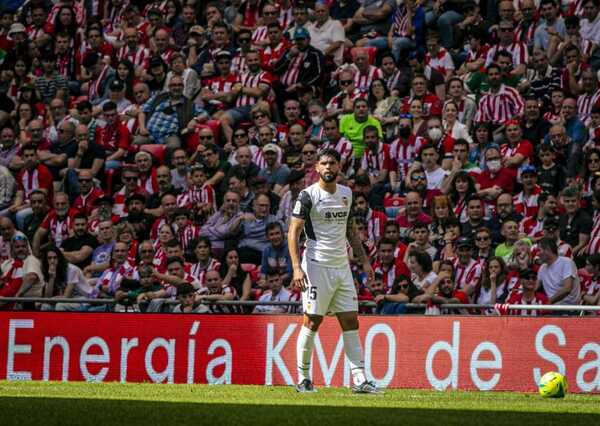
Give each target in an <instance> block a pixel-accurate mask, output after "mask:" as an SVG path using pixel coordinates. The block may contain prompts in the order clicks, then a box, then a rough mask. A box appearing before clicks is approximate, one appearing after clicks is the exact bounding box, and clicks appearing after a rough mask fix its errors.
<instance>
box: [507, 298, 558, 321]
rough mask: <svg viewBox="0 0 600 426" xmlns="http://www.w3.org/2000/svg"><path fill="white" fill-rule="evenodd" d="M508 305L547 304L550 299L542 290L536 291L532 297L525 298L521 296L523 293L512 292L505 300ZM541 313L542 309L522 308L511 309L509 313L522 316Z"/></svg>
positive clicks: (535, 315)
mask: <svg viewBox="0 0 600 426" xmlns="http://www.w3.org/2000/svg"><path fill="white" fill-rule="evenodd" d="M506 303H507V304H509V305H538V306H541V305H548V304H549V303H550V301H549V300H548V297H547V296H546V295H545V294H544V293H542V292H536V293H535V295H534V296H533V299H531V300H527V299H525V298H524V297H523V293H513V294H511V296H510V297H509V298H508V300H507V301H506ZM541 314H543V311H535V310H534V311H529V310H524V309H511V310H510V311H509V315H520V316H524V317H537V316H538V315H541Z"/></svg>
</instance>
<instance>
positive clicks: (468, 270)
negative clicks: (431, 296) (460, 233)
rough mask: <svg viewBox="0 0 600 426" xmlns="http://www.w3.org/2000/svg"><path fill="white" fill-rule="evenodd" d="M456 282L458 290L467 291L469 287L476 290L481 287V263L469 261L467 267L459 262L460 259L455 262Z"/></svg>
mask: <svg viewBox="0 0 600 426" xmlns="http://www.w3.org/2000/svg"><path fill="white" fill-rule="evenodd" d="M454 273H455V278H454V282H455V283H456V289H457V290H463V291H464V290H465V289H466V288H467V287H473V288H475V287H476V286H477V285H479V280H480V279H481V263H479V262H477V261H476V260H474V259H471V260H470V261H469V264H468V265H467V266H463V265H461V264H460V262H459V261H458V258H456V259H455V260H454Z"/></svg>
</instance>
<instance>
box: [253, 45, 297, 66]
mask: <svg viewBox="0 0 600 426" xmlns="http://www.w3.org/2000/svg"><path fill="white" fill-rule="evenodd" d="M289 48H290V43H289V42H288V41H287V40H286V39H283V40H282V41H281V42H279V44H278V45H277V46H275V47H271V46H267V47H265V48H264V49H263V50H261V52H260V57H261V62H262V68H263V69H264V70H265V71H273V67H274V66H275V64H276V63H277V61H279V60H280V59H281V57H282V56H283V55H284V54H285V52H287V50H288V49H289Z"/></svg>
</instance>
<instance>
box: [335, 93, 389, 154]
mask: <svg viewBox="0 0 600 426" xmlns="http://www.w3.org/2000/svg"><path fill="white" fill-rule="evenodd" d="M367 126H375V127H376V128H377V131H378V132H379V137H380V138H382V137H383V131H382V129H381V123H380V122H379V120H377V119H376V118H375V117H373V116H372V115H369V104H368V103H367V100H366V99H362V98H357V99H355V100H354V112H353V113H352V114H345V115H343V116H342V118H341V120H340V133H341V134H342V135H344V137H345V138H346V139H348V140H349V141H350V143H352V150H353V151H354V158H361V157H362V155H363V151H364V150H365V143H364V141H363V130H364V128H365V127H367Z"/></svg>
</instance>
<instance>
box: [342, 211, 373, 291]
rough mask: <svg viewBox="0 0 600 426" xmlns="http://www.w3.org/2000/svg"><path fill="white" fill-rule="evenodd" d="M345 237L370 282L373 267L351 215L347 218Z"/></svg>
mask: <svg viewBox="0 0 600 426" xmlns="http://www.w3.org/2000/svg"><path fill="white" fill-rule="evenodd" d="M346 237H347V238H348V242H349V243H350V247H352V252H353V253H354V255H355V256H356V257H357V258H358V261H359V262H360V264H361V265H362V270H363V272H366V273H367V276H368V278H367V281H368V282H371V281H372V280H373V268H371V263H370V262H369V258H368V257H367V253H366V252H365V249H364V247H363V245H362V241H361V240H360V235H359V233H358V230H357V229H356V224H355V223H354V218H353V217H350V218H349V219H348V224H347V225H346Z"/></svg>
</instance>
